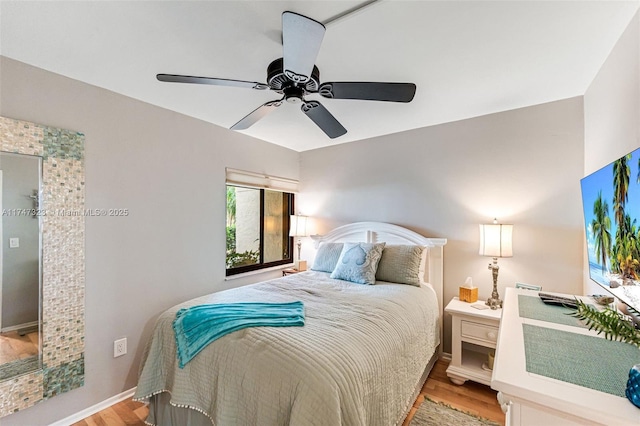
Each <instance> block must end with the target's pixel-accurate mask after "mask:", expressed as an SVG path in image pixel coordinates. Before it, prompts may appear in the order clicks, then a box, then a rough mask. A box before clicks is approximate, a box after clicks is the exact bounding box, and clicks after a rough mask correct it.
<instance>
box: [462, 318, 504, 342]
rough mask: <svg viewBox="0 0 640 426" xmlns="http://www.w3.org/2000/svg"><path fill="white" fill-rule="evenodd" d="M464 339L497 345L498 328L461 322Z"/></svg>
mask: <svg viewBox="0 0 640 426" xmlns="http://www.w3.org/2000/svg"><path fill="white" fill-rule="evenodd" d="M461 331H462V333H461V334H462V337H463V338H464V337H467V338H472V339H476V340H482V341H485V342H488V343H496V342H497V340H498V327H492V326H490V325H486V324H478V323H477V322H471V321H465V320H462V321H461Z"/></svg>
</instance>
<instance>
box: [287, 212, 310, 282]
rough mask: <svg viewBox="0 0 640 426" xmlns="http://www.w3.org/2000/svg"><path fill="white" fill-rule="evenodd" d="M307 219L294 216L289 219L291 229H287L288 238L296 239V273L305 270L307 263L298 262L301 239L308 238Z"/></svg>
mask: <svg viewBox="0 0 640 426" xmlns="http://www.w3.org/2000/svg"><path fill="white" fill-rule="evenodd" d="M307 219H308V218H307V216H301V215H295V214H294V215H291V218H290V223H291V228H290V229H289V236H290V237H296V238H298V243H297V245H298V261H297V262H296V269H297V270H298V271H306V270H307V262H306V261H301V260H300V249H301V248H302V240H301V237H308V236H309V233H308V231H307Z"/></svg>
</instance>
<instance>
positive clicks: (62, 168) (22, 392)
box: [0, 117, 85, 416]
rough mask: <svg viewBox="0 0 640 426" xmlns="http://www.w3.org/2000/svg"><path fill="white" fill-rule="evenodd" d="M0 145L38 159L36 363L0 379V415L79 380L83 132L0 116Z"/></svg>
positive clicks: (81, 351) (64, 389)
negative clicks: (35, 367) (38, 365)
mask: <svg viewBox="0 0 640 426" xmlns="http://www.w3.org/2000/svg"><path fill="white" fill-rule="evenodd" d="M0 151H4V152H13V153H21V154H28V155H37V156H41V157H42V204H41V206H40V209H41V213H42V216H41V219H40V220H42V227H41V229H42V289H41V297H42V318H41V322H42V324H41V325H42V327H41V330H42V333H41V342H42V369H39V370H37V371H34V372H32V373H28V374H23V375H20V376H16V377H13V378H8V379H6V380H3V381H2V382H0V416H6V415H8V414H11V413H13V412H16V411H19V410H23V409H25V408H27V407H30V406H32V405H34V404H35V403H37V402H38V401H40V400H42V399H46V398H50V397H52V396H55V395H58V394H60V393H63V392H67V391H69V390H71V389H75V388H77V387H80V386H82V385H83V384H84V281H85V276H84V275H85V272H84V271H85V269H84V232H85V227H84V135H83V134H82V133H78V132H75V131H70V130H63V129H57V128H52V127H47V126H43V125H39V124H35V123H29V122H25V121H20V120H14V119H10V118H4V117H0Z"/></svg>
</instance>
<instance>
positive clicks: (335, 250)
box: [311, 243, 343, 272]
mask: <svg viewBox="0 0 640 426" xmlns="http://www.w3.org/2000/svg"><path fill="white" fill-rule="evenodd" d="M342 245H343V244H342V243H320V247H318V253H316V258H315V260H314V261H313V265H312V266H311V270H312V271H318V272H333V270H334V269H336V264H337V263H338V259H339V258H340V253H342Z"/></svg>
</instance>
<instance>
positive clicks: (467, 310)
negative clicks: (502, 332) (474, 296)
mask: <svg viewBox="0 0 640 426" xmlns="http://www.w3.org/2000/svg"><path fill="white" fill-rule="evenodd" d="M475 304H481V305H482V304H484V301H483V300H478V301H477V302H475V303H467V302H461V301H460V300H458V298H457V297H454V298H453V299H451V302H449V304H448V305H447V307H446V308H445V309H444V310H445V312H448V313H449V314H451V317H452V323H451V352H452V353H451V364H449V367H448V368H447V376H449V379H450V380H451V381H452V382H453V383H455V384H456V385H462V384H464V382H466V381H467V380H473V381H474V382H478V383H482V384H484V385H487V386H491V373H492V371H491V370H487V369H485V368H483V364H485V367H486V364H487V358H488V357H487V354H488V353H489V352H491V350H492V349H495V348H496V342H497V340H498V328H499V326H500V316H501V315H502V309H495V310H492V309H476V308H474V307H472V305H475Z"/></svg>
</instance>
